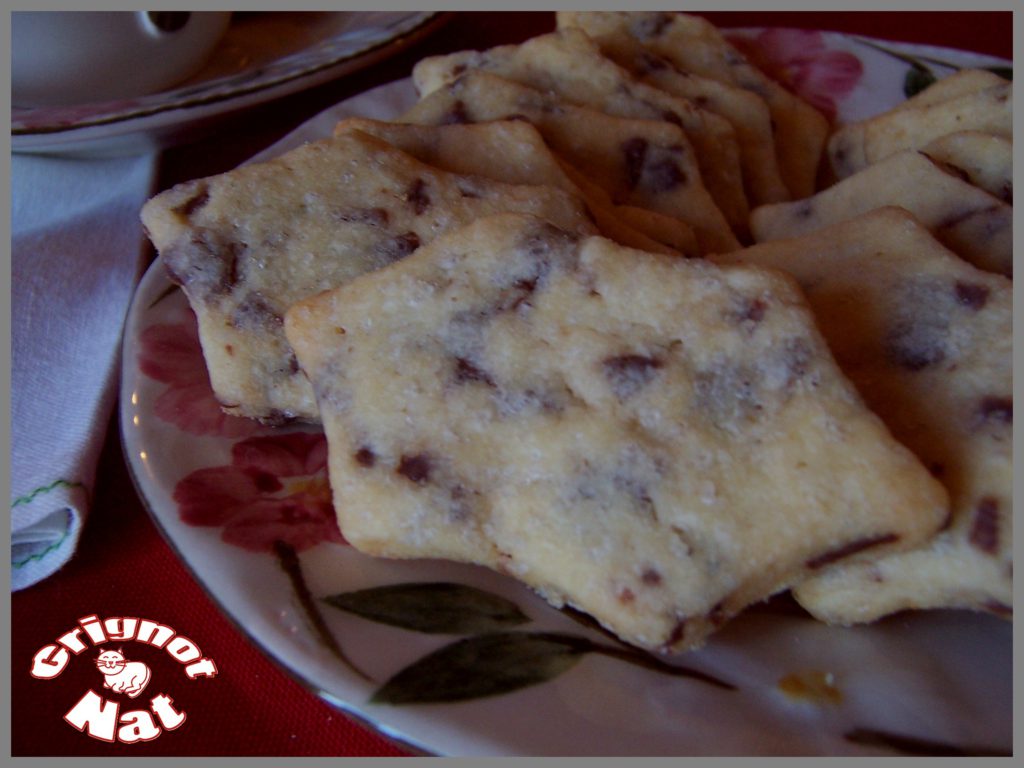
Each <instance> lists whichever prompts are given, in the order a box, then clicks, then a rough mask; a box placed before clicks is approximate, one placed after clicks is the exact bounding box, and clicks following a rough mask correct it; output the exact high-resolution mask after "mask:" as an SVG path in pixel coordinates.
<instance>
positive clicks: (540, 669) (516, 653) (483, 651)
mask: <svg viewBox="0 0 1024 768" xmlns="http://www.w3.org/2000/svg"><path fill="white" fill-rule="evenodd" d="M588 645H589V644H588V642H587V641H586V640H584V639H583V638H577V637H573V636H571V635H559V634H555V633H546V632H537V633H527V632H492V633H488V634H484V635H477V636H476V637H469V638H464V639H462V640H458V641H456V642H454V643H452V644H450V645H446V646H444V647H443V648H441V649H439V650H437V651H434V652H433V653H431V654H428V655H427V656H424V657H423V658H422V659H420V660H419V661H417V662H415V663H413V664H411V665H410V666H408V667H406V668H405V669H403V670H401V671H400V672H398V673H397V674H396V675H394V677H392V678H391V679H390V680H388V681H387V682H386V683H385V684H384V685H383V686H382V687H381V688H380V689H379V690H378V691H377V692H376V693H374V694H373V697H372V698H371V699H370V701H371V703H374V704H428V703H442V702H456V701H466V700H469V699H479V698H483V697H485V696H497V695H499V694H503V693H509V692H510V691H515V690H518V689H520V688H525V687H527V686H530V685H536V684H537V683H543V682H545V681H547V680H551V679H553V678H555V677H558V675H560V674H562V673H563V672H565V671H567V670H568V669H570V668H572V667H573V665H575V664H576V662H577V661H579V660H580V658H581V657H582V656H583V654H584V653H586V652H587V650H589V648H588Z"/></svg>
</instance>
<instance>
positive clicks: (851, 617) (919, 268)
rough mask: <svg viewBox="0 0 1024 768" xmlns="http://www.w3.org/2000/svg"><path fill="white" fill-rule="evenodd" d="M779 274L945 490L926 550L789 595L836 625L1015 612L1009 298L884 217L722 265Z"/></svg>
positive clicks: (898, 219) (989, 279)
mask: <svg viewBox="0 0 1024 768" xmlns="http://www.w3.org/2000/svg"><path fill="white" fill-rule="evenodd" d="M716 261H719V262H728V263H736V262H741V263H749V264H757V265H761V266H767V267H773V268H777V269H782V270H785V271H786V272H788V273H789V274H791V275H793V276H794V277H795V278H796V279H797V280H798V282H799V283H800V285H801V287H802V288H803V290H804V292H805V295H806V296H807V299H808V301H809V302H810V304H811V308H812V309H813V310H814V313H815V317H816V318H817V321H818V326H819V327H820V328H821V330H822V333H823V334H824V336H825V338H826V340H827V341H828V343H829V347H830V348H831V349H832V352H833V354H834V355H835V357H836V360H837V362H838V363H839V365H840V367H841V368H842V369H843V372H844V373H845V374H846V375H847V376H848V377H849V378H850V379H851V381H853V383H854V384H855V385H856V386H857V388H858V390H859V391H860V393H861V395H862V396H863V397H864V399H865V400H866V401H867V403H868V405H869V406H870V407H871V408H872V410H873V411H874V412H875V413H877V414H878V415H879V416H880V417H881V418H882V420H883V421H884V422H885V423H886V425H887V426H888V427H889V429H890V430H891V431H892V433H893V435H894V436H895V437H896V438H897V439H899V440H900V441H901V442H903V443H904V444H905V445H906V446H907V447H909V448H910V449H911V450H913V451H914V453H915V454H916V455H917V456H918V458H919V459H920V460H921V461H922V463H924V464H925V465H926V466H927V467H929V468H930V470H931V471H932V472H933V473H934V474H935V476H936V477H937V478H938V479H939V480H940V481H941V482H942V483H943V484H944V485H945V486H946V488H947V490H948V491H949V494H950V499H951V517H950V520H949V522H948V525H947V526H946V527H945V529H944V530H943V531H942V532H941V533H940V534H939V535H938V536H936V537H935V538H934V539H933V540H932V541H931V542H929V543H928V544H927V545H926V546H924V547H921V548H919V549H916V550H913V551H909V552H901V553H898V554H893V555H890V556H885V557H881V558H879V559H878V560H876V561H874V562H870V563H860V564H857V565H846V566H843V565H840V566H837V567H836V568H834V569H832V570H831V571H829V572H828V573H826V574H823V575H821V576H819V577H817V578H813V579H808V580H807V581H805V582H803V583H802V584H800V585H798V586H797V587H796V589H795V594H796V596H797V598H798V600H799V601H800V602H801V603H802V604H803V605H804V607H806V608H807V609H808V610H809V611H811V613H813V614H814V615H816V616H818V617H819V618H821V619H823V620H827V621H829V622H832V623H839V624H850V623H856V622H865V621H871V620H874V619H876V618H879V617H880V616H883V615H886V614H889V613H892V612H894V611H898V610H901V609H906V608H972V609H976V610H988V611H992V612H994V613H998V614H1001V615H1008V614H1010V612H1011V611H1012V605H1013V600H1012V568H1013V547H1012V538H1013V536H1012V531H1013V514H1012V509H1013V504H1012V498H1013V485H1012V480H1013V456H1012V447H1013V440H1012V438H1013V435H1012V429H1013V424H1012V421H1013V372H1012V363H1013V347H1012V345H1013V331H1012V323H1013V297H1012V292H1013V285H1012V283H1011V282H1010V280H1008V279H1007V278H1005V277H1002V276H1000V275H994V274H990V273H988V272H983V271H982V270H979V269H977V268H975V267H972V266H971V265H970V264H968V263H966V262H965V261H963V260H962V259H959V258H957V256H956V255H955V254H953V253H951V252H950V251H948V250H947V249H946V248H944V247H943V246H942V245H941V244H940V243H938V242H937V241H936V240H935V239H934V238H933V237H932V236H931V235H930V234H929V233H928V231H927V230H926V229H925V228H924V227H922V226H921V224H920V223H919V222H917V221H916V220H915V219H914V218H913V217H912V216H911V215H910V214H908V213H907V212H906V211H904V210H902V209H899V208H883V209H879V210H877V211H874V212H872V213H869V214H866V215H864V216H861V217H858V218H856V219H853V220H851V221H848V222H845V223H843V224H838V225H835V226H832V227H829V228H826V229H822V230H819V231H818V232H816V233H814V234H810V235H805V236H804V237H801V238H795V239H791V240H779V241H775V242H772V243H765V244H762V245H757V246H754V247H752V248H747V249H744V250H742V251H737V252H735V253H732V254H729V255H727V256H724V257H721V258H718V257H716Z"/></svg>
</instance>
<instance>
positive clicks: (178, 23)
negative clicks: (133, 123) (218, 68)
mask: <svg viewBox="0 0 1024 768" xmlns="http://www.w3.org/2000/svg"><path fill="white" fill-rule="evenodd" d="M230 19H231V13H230V12H199V13H187V12H162V13H160V12H153V11H18V12H12V13H11V103H12V104H13V105H14V106H16V107H33V106H52V105H59V104H85V103H89V102H95V101H107V100H110V99H122V98H130V97H132V96H141V95H144V94H147V93H154V92H156V91H160V90H162V89H164V88H167V87H169V86H172V85H174V84H176V83H179V82H181V81H182V80H185V79H187V78H188V77H189V76H190V75H193V74H195V73H196V72H197V71H198V70H199V69H200V68H201V67H202V66H203V64H204V63H205V62H206V60H207V59H208V58H209V56H210V54H211V53H212V52H213V50H214V48H215V47H216V45H217V43H218V41H219V40H220V38H221V36H222V35H223V34H224V31H225V30H226V29H227V26H228V22H229V21H230Z"/></svg>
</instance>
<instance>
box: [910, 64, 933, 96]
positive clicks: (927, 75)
mask: <svg viewBox="0 0 1024 768" xmlns="http://www.w3.org/2000/svg"><path fill="white" fill-rule="evenodd" d="M936 79H937V78H936V77H935V73H934V72H932V71H931V70H930V69H928V68H927V67H925V66H922V65H921V64H914V65H913V66H912V67H911V68H910V69H908V70H907V74H906V75H905V76H904V78H903V94H904V95H905V96H906V97H907V98H908V99H909V98H910V97H911V96H914V95H916V94H918V93H920V92H921V91H923V90H924V89H925V88H927V87H928V86H929V85H931V84H932V83H934V82H935V81H936Z"/></svg>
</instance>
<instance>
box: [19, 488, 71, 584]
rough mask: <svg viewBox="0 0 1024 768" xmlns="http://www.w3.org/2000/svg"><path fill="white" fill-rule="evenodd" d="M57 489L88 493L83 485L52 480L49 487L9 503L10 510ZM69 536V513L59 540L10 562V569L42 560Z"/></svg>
mask: <svg viewBox="0 0 1024 768" xmlns="http://www.w3.org/2000/svg"><path fill="white" fill-rule="evenodd" d="M57 488H81V489H82V490H84V491H86V494H88V491H87V490H86V488H85V485H84V484H83V483H79V482H76V481H74V480H54V481H53V482H52V483H50V484H49V485H43V486H40V487H39V488H36V489H35V490H34V491H32V492H31V493H27V494H25V495H24V496H19V497H18V498H16V499H15V500H14V501H12V502H11V509H14V507H17V506H19V505H21V504H30V503H31V502H32V501H34V500H35V499H36V498H37V497H39V496H43V495H45V494H47V493H49V492H50V491H53V490H56V489H57ZM70 534H71V515H70V513H69V514H68V519H67V524H66V526H65V528H64V533H63V534H62V535H61V537H60V538H59V539H57V541H55V542H53V543H52V544H51V545H50V546H48V547H47V548H46V549H44V550H43V551H41V552H33V553H32V554H31V555H29V556H28V557H26V558H24V559H23V560H18V561H13V560H12V561H11V567H12V568H22V567H24V566H25V565H27V564H28V563H30V562H32V561H33V560H42V559H43V558H44V557H46V555H47V554H48V553H50V552H52V551H53V550H55V549H57V547H59V546H60V545H61V544H63V543H64V540H65V539H66V538H67V537H68V536H69V535H70Z"/></svg>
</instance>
